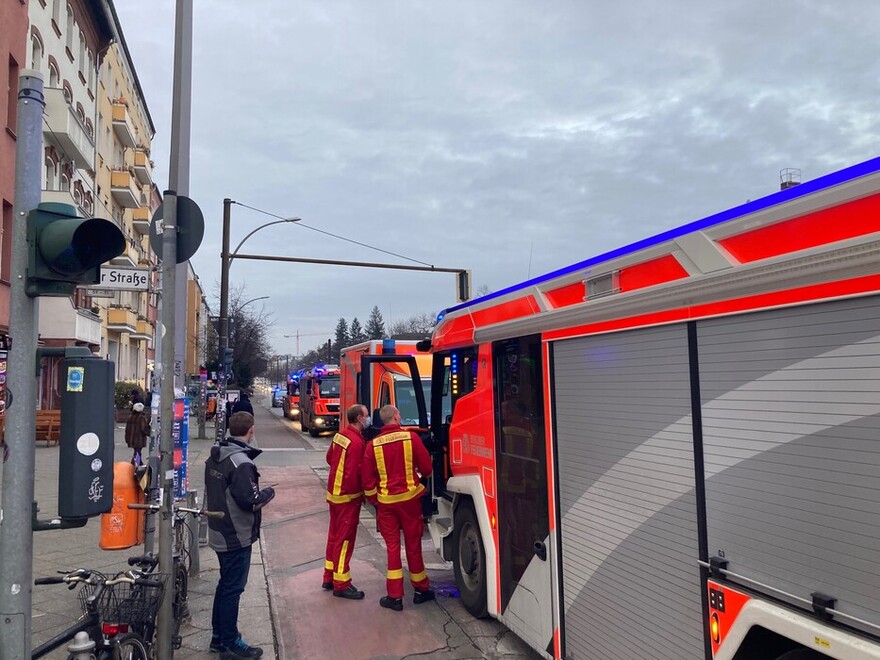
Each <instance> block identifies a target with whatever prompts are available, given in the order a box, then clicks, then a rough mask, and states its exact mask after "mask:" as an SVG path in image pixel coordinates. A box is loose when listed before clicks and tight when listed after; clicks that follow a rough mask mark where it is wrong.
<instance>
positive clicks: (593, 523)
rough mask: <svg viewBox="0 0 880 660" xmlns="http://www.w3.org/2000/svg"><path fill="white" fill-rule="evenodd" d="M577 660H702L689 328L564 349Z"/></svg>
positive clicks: (563, 470) (581, 342)
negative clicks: (579, 659)
mask: <svg viewBox="0 0 880 660" xmlns="http://www.w3.org/2000/svg"><path fill="white" fill-rule="evenodd" d="M553 364H554V383H553V386H554V391H555V399H554V408H555V413H554V414H555V421H556V432H557V436H556V440H557V447H558V461H557V465H558V475H557V479H558V484H559V496H560V503H559V512H560V516H561V524H560V533H561V539H562V543H561V566H562V582H563V608H564V622H565V623H564V625H565V649H566V654H567V655H568V656H570V657H572V658H576V659H577V658H620V659H621V660H632V658H677V659H687V658H702V657H703V655H704V642H703V633H702V624H701V621H702V618H701V601H700V590H701V587H700V579H699V568H698V565H697V559H698V554H697V523H696V504H695V495H694V465H693V440H692V427H691V416H690V408H691V399H690V382H689V370H688V350H687V332H686V327H685V326H684V325H677V326H668V327H663V328H652V329H646V330H636V331H631V332H624V333H617V334H609V335H601V336H594V337H587V338H580V339H572V340H565V341H559V342H556V343H554V344H553Z"/></svg>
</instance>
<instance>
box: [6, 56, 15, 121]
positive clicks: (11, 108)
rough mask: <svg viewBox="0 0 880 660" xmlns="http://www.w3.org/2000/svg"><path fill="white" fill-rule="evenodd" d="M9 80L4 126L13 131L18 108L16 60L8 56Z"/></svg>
mask: <svg viewBox="0 0 880 660" xmlns="http://www.w3.org/2000/svg"><path fill="white" fill-rule="evenodd" d="M8 80H9V82H8V85H7V88H6V126H7V128H9V130H11V131H12V132H13V133H14V132H15V122H16V116H17V110H18V62H16V61H15V58H14V57H12V55H10V56H9V79H8Z"/></svg>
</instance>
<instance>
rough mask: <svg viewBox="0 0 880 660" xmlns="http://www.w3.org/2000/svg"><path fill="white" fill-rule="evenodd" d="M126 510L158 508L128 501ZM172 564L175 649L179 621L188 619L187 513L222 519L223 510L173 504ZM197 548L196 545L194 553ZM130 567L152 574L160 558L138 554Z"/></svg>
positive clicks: (190, 544)
mask: <svg viewBox="0 0 880 660" xmlns="http://www.w3.org/2000/svg"><path fill="white" fill-rule="evenodd" d="M128 508H129V509H142V510H146V511H158V510H159V509H160V508H161V507H160V505H158V504H134V503H133V504H129V505H128ZM172 513H173V516H172V519H171V526H172V544H171V553H172V564H173V568H172V570H173V574H174V591H173V592H172V601H171V611H172V616H173V619H174V629H173V631H172V645H173V647H174V648H175V649H179V648H180V645H181V642H182V639H181V637H180V634H179V633H180V624H181V622H182V621H183V620H184V619H188V618H189V607H188V605H187V597H188V589H189V571H190V569H191V568H192V554H191V553H192V552H193V547H194V546H195V545H196V543H197V540H196V539H194V538H193V535H192V533H191V532H190V530H189V528H188V527H187V525H186V516H187V515H194V516H208V517H210V518H224V517H225V516H226V514H225V513H224V512H222V511H208V510H207V509H204V508H199V509H196V508H192V507H182V506H177V505H173V506H172ZM197 551H198V549H197V548H196V552H197ZM128 564H129V566H138V567H139V568H140V569H141V571H142V572H143V574H144V575H152V574H154V573H153V571H155V569H156V566H158V564H159V559H158V557H156V555H154V554H153V553H147V554H145V555H138V556H135V557H129V558H128Z"/></svg>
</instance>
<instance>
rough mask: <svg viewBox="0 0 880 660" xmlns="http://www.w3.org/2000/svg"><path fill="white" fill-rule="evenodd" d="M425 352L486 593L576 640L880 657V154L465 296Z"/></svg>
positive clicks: (452, 484)
mask: <svg viewBox="0 0 880 660" xmlns="http://www.w3.org/2000/svg"><path fill="white" fill-rule="evenodd" d="M421 348H424V349H430V351H431V353H432V356H433V367H432V385H431V397H430V403H429V405H430V413H431V415H430V420H431V421H430V434H429V435H428V436H427V437H426V444H427V445H428V447H429V449H430V451H431V452H432V455H433V459H434V466H435V467H434V475H433V477H432V479H431V489H430V493H431V495H430V496H431V499H432V501H431V502H430V504H431V508H432V510H433V515H432V517H431V518H430V523H429V529H430V532H431V537H432V539H433V541H434V543H435V545H436V547H437V549H438V552H439V553H440V555H441V556H442V557H443V558H444V559H446V560H449V561H451V562H452V564H453V568H454V574H455V580H456V583H457V586H458V588H459V590H460V593H461V600H462V602H463V604H464V605H465V606H466V607H467V609H468V610H469V611H470V612H471V613H473V614H474V615H476V616H492V617H496V618H497V619H499V620H500V621H501V622H503V623H504V624H505V625H506V626H507V627H508V628H510V629H511V630H513V631H514V632H515V633H516V634H517V635H519V636H520V637H522V639H524V640H525V641H526V642H527V643H528V644H530V645H531V646H532V647H533V648H534V649H535V650H536V651H537V652H539V653H540V654H542V655H543V656H544V657H547V658H554V659H555V658H560V659H561V658H588V657H589V658H620V659H627V660H629V659H631V658H649V657H651V658H676V659H680V658H712V659H715V660H725V659H731V658H742V659H745V658H748V659H759V660H760V659H764V658H767V659H773V660H783V659H784V660H795V659H799V660H803V659H805V658H827V657H830V658H847V659H852V658H880V598H878V593H880V571H878V570H877V566H876V560H877V557H878V551H880V159H874V160H871V161H868V162H865V163H862V164H859V165H856V166H853V167H850V168H847V169H844V170H841V171H839V172H835V173H833V174H830V175H827V176H823V177H821V178H819V179H816V180H813V181H810V182H805V183H803V184H801V185H799V186H795V187H791V188H788V189H785V190H781V191H779V192H776V193H774V194H771V195H769V196H767V197H764V198H762V199H758V200H754V201H750V202H748V203H746V204H743V205H741V206H737V207H735V208H732V209H729V210H727V211H724V212H721V213H717V214H715V215H712V216H709V217H706V218H703V219H701V220H698V221H695V222H691V223H689V224H685V225H683V226H681V227H678V228H676V229H672V230H669V231H666V232H664V233H662V234H659V235H656V236H653V237H651V238H647V239H645V240H641V241H639V242H637V243H634V244H631V245H627V246H625V247H622V248H620V249H616V250H613V251H610V252H607V253H605V254H601V255H598V256H596V257H593V258H589V259H586V260H584V261H581V262H579V263H576V264H574V265H572V266H570V267H567V268H563V269H560V270H557V271H554V272H551V273H549V274H547V275H544V276H541V277H537V278H534V279H530V280H528V281H526V282H523V283H521V284H517V285H514V286H511V287H508V288H506V289H503V290H501V291H497V292H495V293H492V294H489V295H486V296H483V297H481V298H477V299H475V300H472V301H468V302H465V303H462V304H459V305H457V306H455V307H452V308H449V309H447V310H445V311H444V312H442V313H441V314H440V315H439V318H438V323H437V325H436V327H435V329H434V332H433V335H432V337H431V339H430V341H426V342H425V343H424V344H423V345H422V346H421ZM424 412H427V411H424ZM420 414H423V412H422V411H420Z"/></svg>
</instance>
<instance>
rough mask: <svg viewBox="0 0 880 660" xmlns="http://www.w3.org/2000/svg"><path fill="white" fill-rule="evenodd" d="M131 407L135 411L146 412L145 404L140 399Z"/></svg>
mask: <svg viewBox="0 0 880 660" xmlns="http://www.w3.org/2000/svg"><path fill="white" fill-rule="evenodd" d="M131 409H132V410H134V411H135V412H138V413H139V412H144V404H142V403H141V402H140V401H138V402H137V403H136V404H134V405H133V406H132V408H131Z"/></svg>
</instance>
